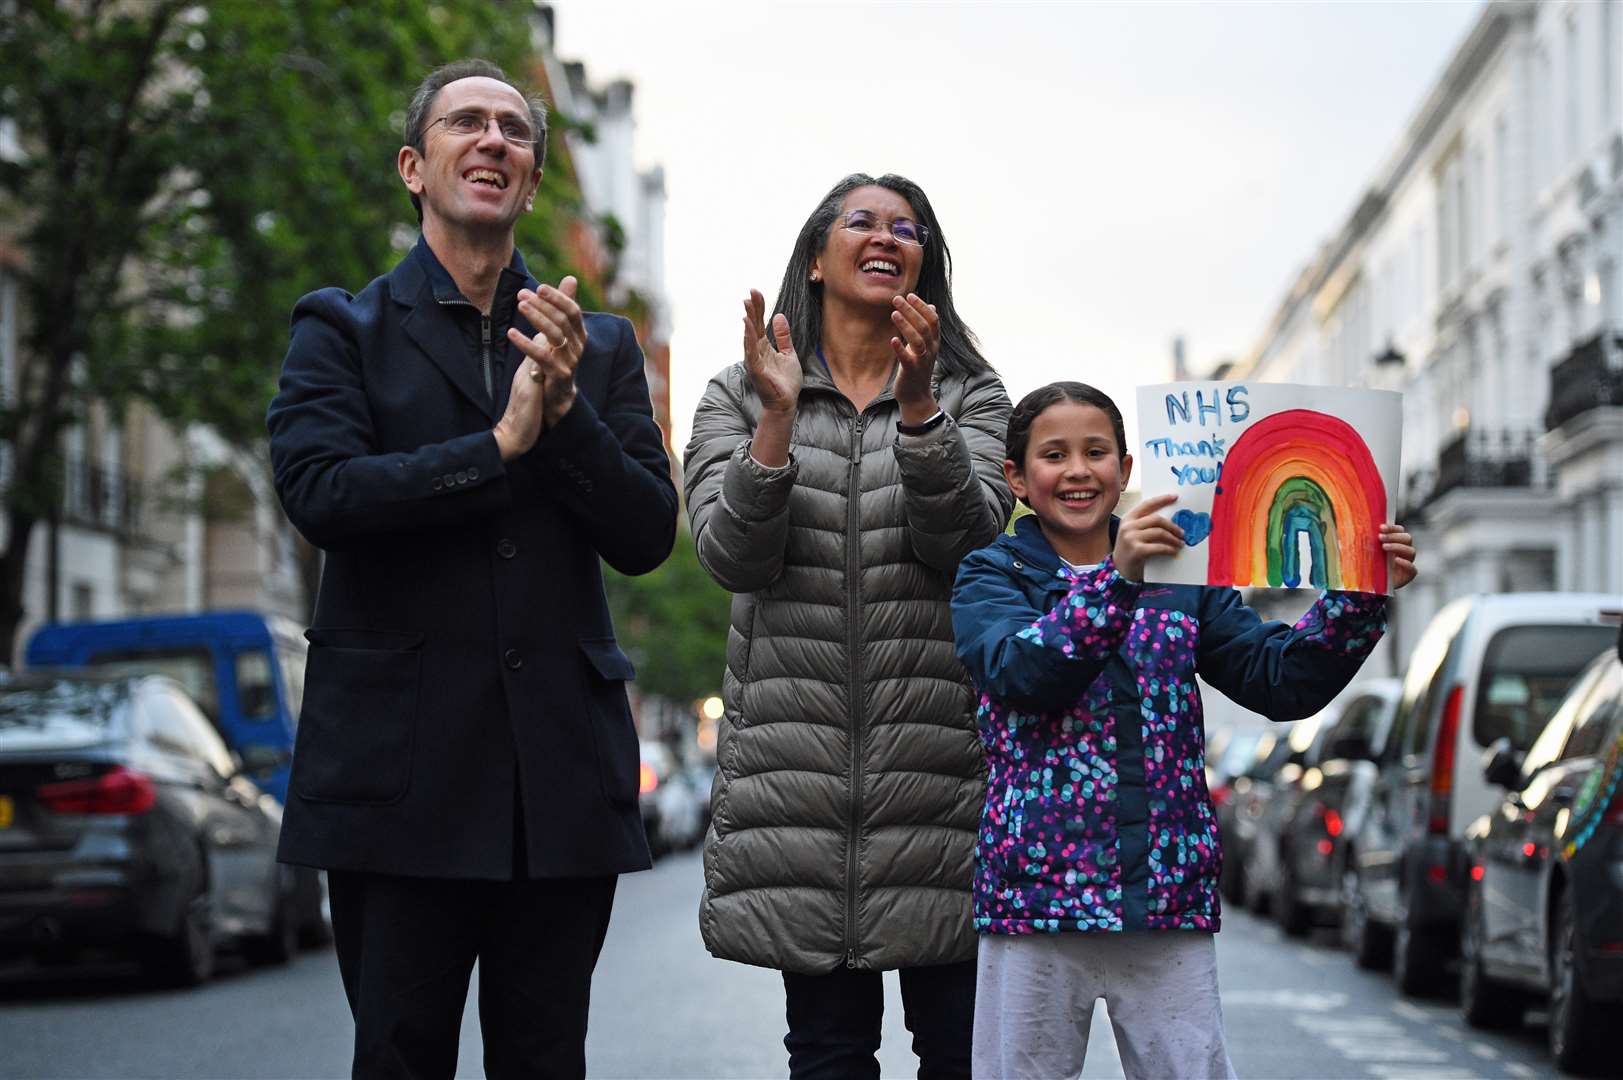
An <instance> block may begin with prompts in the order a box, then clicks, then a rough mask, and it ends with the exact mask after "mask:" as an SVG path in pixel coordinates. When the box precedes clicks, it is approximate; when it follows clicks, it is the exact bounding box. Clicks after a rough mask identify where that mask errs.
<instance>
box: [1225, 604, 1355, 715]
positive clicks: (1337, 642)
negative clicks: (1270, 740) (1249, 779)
mask: <svg viewBox="0 0 1623 1080" xmlns="http://www.w3.org/2000/svg"><path fill="white" fill-rule="evenodd" d="M1385 632H1386V597H1384V596H1380V595H1377V594H1371V593H1353V592H1325V593H1322V594H1320V596H1319V599H1318V601H1317V602H1316V603H1315V604H1314V605H1313V606H1312V607H1311V608H1309V609H1308V612H1307V614H1305V615H1303V616H1302V617H1301V618H1300V619H1298V620H1297V622H1296V625H1294V626H1287V625H1286V624H1285V623H1282V622H1264V621H1263V620H1262V618H1261V617H1260V616H1258V615H1257V613H1256V612H1255V611H1253V610H1251V608H1249V607H1247V606H1246V605H1245V603H1244V602H1243V601H1242V600H1241V599H1240V594H1239V593H1238V592H1236V591H1235V590H1233V589H1220V588H1209V589H1207V590H1206V596H1205V597H1204V599H1203V600H1202V603H1201V620H1200V636H1201V640H1200V660H1199V670H1200V674H1201V677H1202V678H1204V679H1205V680H1206V681H1207V682H1208V683H1210V684H1211V685H1212V686H1214V687H1216V688H1217V689H1218V690H1221V691H1222V692H1223V694H1224V695H1225V696H1227V697H1228V698H1229V699H1231V700H1232V701H1234V702H1235V703H1236V704H1239V705H1242V706H1244V707H1245V708H1247V709H1250V710H1251V711H1252V712H1257V713H1261V714H1262V715H1264V716H1266V717H1268V718H1269V719H1272V720H1298V719H1300V718H1302V717H1304V716H1311V715H1313V714H1314V713H1316V712H1318V711H1319V710H1320V709H1322V708H1324V706H1326V705H1328V704H1329V703H1330V700H1331V699H1332V698H1334V697H1335V696H1336V695H1337V694H1339V693H1340V692H1341V691H1342V690H1343V689H1344V688H1345V687H1346V686H1347V684H1348V683H1350V682H1351V681H1352V679H1353V676H1354V675H1356V674H1358V669H1359V668H1360V667H1361V666H1362V665H1363V663H1364V660H1365V658H1367V657H1368V656H1369V654H1370V651H1371V650H1372V649H1374V648H1375V643H1376V642H1378V641H1379V640H1380V639H1381V635H1382V634H1383V633H1385Z"/></svg>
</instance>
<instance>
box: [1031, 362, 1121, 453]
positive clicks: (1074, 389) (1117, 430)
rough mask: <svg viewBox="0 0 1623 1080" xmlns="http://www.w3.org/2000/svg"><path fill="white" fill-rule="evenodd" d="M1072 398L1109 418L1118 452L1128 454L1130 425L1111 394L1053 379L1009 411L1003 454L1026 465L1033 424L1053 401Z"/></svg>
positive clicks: (1075, 401) (1073, 400) (1080, 384)
mask: <svg viewBox="0 0 1623 1080" xmlns="http://www.w3.org/2000/svg"><path fill="white" fill-rule="evenodd" d="M1061 401H1070V402H1074V403H1076V404H1078V405H1092V406H1093V407H1094V408H1096V409H1098V410H1099V411H1100V412H1102V413H1104V414H1105V415H1106V416H1108V417H1109V418H1110V427H1111V430H1112V432H1113V433H1114V434H1115V436H1116V456H1117V457H1119V458H1122V457H1126V456H1127V429H1126V428H1125V427H1123V426H1122V421H1121V410H1120V409H1118V408H1116V403H1115V402H1114V401H1111V400H1110V395H1109V394H1107V393H1105V392H1104V391H1103V390H1098V389H1095V388H1094V387H1091V386H1089V385H1088V384H1087V383H1079V382H1051V383H1049V384H1048V385H1047V386H1039V387H1038V388H1037V389H1035V390H1033V391H1032V392H1031V393H1029V394H1027V395H1026V396H1025V397H1023V398H1021V399H1020V404H1018V405H1016V406H1015V407H1014V412H1012V413H1010V414H1009V432H1008V435H1007V437H1006V438H1004V440H1003V446H1004V456H1005V457H1007V458H1008V459H1009V460H1010V461H1012V462H1014V463H1015V465H1016V466H1018V467H1019V468H1021V469H1024V468H1025V467H1026V447H1027V445H1028V444H1029V443H1030V442H1031V425H1032V424H1034V423H1036V422H1037V417H1038V416H1039V415H1041V414H1042V411H1043V410H1044V409H1046V408H1048V407H1049V406H1050V405H1055V404H1058V403H1059V402H1061Z"/></svg>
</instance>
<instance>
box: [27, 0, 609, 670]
mask: <svg viewBox="0 0 1623 1080" xmlns="http://www.w3.org/2000/svg"><path fill="white" fill-rule="evenodd" d="M4 7H5V8H6V9H7V10H6V14H5V17H4V18H3V19H0V117H4V118H6V119H8V120H10V121H11V122H12V123H13V124H14V125H15V132H16V135H17V141H18V143H19V145H20V147H21V151H22V152H21V154H19V155H12V156H11V158H10V159H9V160H0V235H4V236H6V237H8V238H12V240H11V242H10V245H9V246H14V247H15V248H16V250H17V251H18V252H19V254H20V263H21V265H20V267H19V268H18V269H17V270H16V271H15V272H16V273H17V275H18V277H19V279H20V285H21V293H22V299H23V305H22V306H23V308H24V310H25V312H26V315H25V319H24V335H23V341H22V348H21V350H20V364H19V371H18V378H17V380H16V384H15V395H14V397H13V399H12V401H11V402H9V403H8V405H7V407H6V408H5V409H3V410H0V446H4V447H5V448H6V449H7V450H8V451H9V454H10V465H11V468H10V470H9V476H8V477H7V483H6V487H5V490H4V492H3V495H0V498H3V500H4V512H5V514H6V518H7V522H6V524H7V528H6V530H5V538H6V547H5V550H4V551H3V552H0V658H9V657H10V656H11V655H12V654H13V652H14V649H13V644H14V641H13V638H14V634H15V630H16V627H17V624H18V622H19V620H20V618H21V616H22V609H21V605H20V593H21V587H22V576H23V567H24V563H25V560H26V556H27V551H28V545H29V540H30V537H31V534H32V532H33V527H34V525H35V524H36V523H37V522H38V521H40V520H42V519H43V518H44V517H45V516H46V514H47V512H48V509H49V507H50V506H51V505H53V503H54V502H55V500H57V499H58V498H59V490H58V487H59V478H60V475H61V473H60V468H59V459H58V457H57V451H56V447H57V445H58V441H59V436H60V434H61V432H62V430H63V429H64V428H65V427H67V426H69V425H71V424H74V423H76V422H78V421H79V420H81V419H82V418H83V417H84V416H85V413H86V409H87V407H88V405H89V403H90V402H92V401H101V402H104V403H106V404H108V405H110V406H111V407H113V408H114V409H115V411H116V410H117V408H118V407H119V406H120V404H121V403H123V402H127V401H130V400H134V399H140V400H144V401H146V402H149V403H150V404H151V405H153V406H154V407H155V408H156V410H157V412H158V413H159V414H160V415H161V416H162V417H164V418H165V419H167V420H169V421H172V422H174V423H176V424H177V425H184V424H187V423H192V422H202V423H206V424H208V425H210V426H212V427H213V428H214V429H215V430H217V431H218V432H220V433H221V434H222V435H223V436H224V437H225V438H227V439H228V440H230V441H231V442H234V443H236V444H238V445H251V444H252V443H254V442H255V441H257V440H259V439H261V438H262V437H263V432H264V410H265V405H266V403H267V402H268V400H269V398H270V396H271V394H272V393H273V391H274V387H275V379H276V373H277V371H278V368H279V364H280V361H281V358H282V354H283V352H284V351H285V349H286V344H287V319H288V313H289V312H290V311H291V310H292V307H293V303H294V301H295V300H296V299H297V298H298V297H299V296H300V295H301V294H303V293H304V292H307V291H309V290H311V289H314V288H317V287H320V286H323V285H333V284H337V285H343V286H345V287H347V288H350V289H352V290H356V289H359V288H360V287H361V286H363V285H364V284H365V283H366V282H367V281H369V280H370V279H372V278H373V277H375V276H376V275H378V274H379V273H382V272H383V271H385V270H386V269H387V268H388V267H389V266H390V265H391V264H392V263H393V262H394V260H395V259H396V258H397V257H398V256H399V254H400V253H401V251H402V250H403V249H404V247H405V246H407V245H408V244H409V243H410V242H411V239H412V238H413V236H414V234H415V229H416V220H415V216H414V214H413V213H412V210H411V206H410V203H409V201H408V199H407V197H406V194H405V192H404V191H403V189H402V188H401V185H400V182H399V180H398V178H397V177H396V175H395V169H394V160H395V155H396V152H397V151H398V149H399V146H400V141H401V139H400V127H401V122H402V120H403V116H404V110H405V106H406V100H407V97H408V95H409V94H410V91H411V89H412V88H413V87H414V86H415V84H416V83H417V82H418V81H419V80H420V79H421V78H422V76H423V75H424V74H425V73H426V72H427V71H428V70H430V69H431V68H433V67H434V66H436V65H438V64H440V63H444V62H446V61H447V60H451V59H455V58H458V57H462V56H471V55H476V56H485V57H488V58H490V59H492V60H494V61H496V62H497V63H499V64H501V65H502V66H503V67H504V68H505V69H506V70H507V71H508V72H509V74H511V75H513V76H514V77H515V78H517V79H518V80H519V81H521V82H522V81H524V80H525V75H526V73H527V72H528V70H529V67H530V65H531V64H532V63H533V60H532V58H531V44H530V42H531V37H530V33H531V30H530V25H529V21H528V20H529V16H530V13H531V11H532V5H530V4H528V3H525V2H522V0H510V2H503V0H430V2H426V3H425V2H424V0H371V2H369V3H366V4H355V3H353V2H351V0H209V2H208V3H197V2H183V0H13V2H12V3H10V4H6V5H4ZM554 130H555V131H556V130H557V125H555V129H554ZM554 142H556V138H555V139H554ZM554 156H555V157H557V158H558V159H559V160H560V161H561V162H562V163H561V164H560V165H558V166H556V167H549V168H548V170H547V175H546V176H545V178H544V180H543V186H542V191H541V195H540V198H539V199H538V200H537V209H536V212H535V213H534V214H531V215H529V216H528V217H527V218H525V219H524V220H523V222H521V226H520V231H519V238H518V243H519V246H520V249H521V250H523V251H524V252H525V255H526V258H527V259H528V261H529V264H530V267H531V269H532V271H534V272H535V273H536V274H537V275H538V276H540V277H541V278H543V279H550V280H556V279H557V278H558V277H559V276H561V275H562V274H563V273H564V272H566V271H567V270H568V267H567V266H566V265H565V261H566V260H565V257H564V254H563V252H564V247H563V243H562V238H563V234H564V227H565V224H566V223H567V222H568V221H570V220H572V219H574V218H575V217H577V216H578V215H579V212H580V206H579V194H578V189H577V188H576V187H575V185H574V182H573V178H572V177H571V176H570V174H569V170H568V166H567V162H566V161H562V158H563V157H564V155H559V154H556V153H555V154H554ZM553 164H554V163H553V162H552V161H549V166H553ZM584 299H586V300H588V301H592V300H595V299H597V298H596V297H593V296H590V295H588V296H585V297H584ZM76 361H77V365H76V363H75V362H76Z"/></svg>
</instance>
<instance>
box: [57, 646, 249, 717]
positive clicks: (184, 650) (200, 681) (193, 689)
mask: <svg viewBox="0 0 1623 1080" xmlns="http://www.w3.org/2000/svg"><path fill="white" fill-rule="evenodd" d="M88 663H89V665H90V666H91V667H93V668H95V669H96V670H97V671H102V672H110V673H114V674H124V675H167V676H169V677H170V678H171V679H174V680H175V681H176V682H178V683H179V684H180V685H181V686H183V687H185V688H186V692H187V693H188V694H190V695H191V696H192V699H193V700H195V701H196V702H197V703H198V704H199V705H201V706H202V707H203V711H204V712H205V713H207V714H208V715H209V717H210V718H211V719H214V720H215V721H216V722H218V717H219V715H220V692H219V689H218V687H217V685H216V683H215V681H214V658H213V656H212V655H210V653H209V651H208V649H206V648H203V647H201V646H197V647H180V648H169V649H157V648H154V649H116V650H109V651H108V652H101V653H96V654H94V655H92V656H91V657H90V659H89V661H88Z"/></svg>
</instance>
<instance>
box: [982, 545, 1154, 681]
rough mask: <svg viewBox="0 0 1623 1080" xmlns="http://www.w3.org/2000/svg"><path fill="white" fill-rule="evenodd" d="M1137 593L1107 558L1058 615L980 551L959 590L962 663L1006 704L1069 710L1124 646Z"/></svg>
mask: <svg viewBox="0 0 1623 1080" xmlns="http://www.w3.org/2000/svg"><path fill="white" fill-rule="evenodd" d="M1060 573H1061V574H1064V575H1066V577H1067V578H1071V577H1072V575H1071V574H1069V573H1068V572H1067V571H1065V570H1061V571H1060ZM1138 591H1139V585H1138V584H1136V583H1134V582H1131V581H1128V580H1127V579H1126V578H1124V577H1122V576H1121V575H1120V574H1118V573H1117V572H1116V568H1115V565H1114V563H1112V562H1111V560H1109V559H1108V558H1107V559H1106V560H1105V561H1104V562H1103V563H1102V564H1100V566H1099V568H1098V569H1097V570H1092V571H1085V572H1083V573H1080V574H1076V575H1074V579H1072V580H1071V587H1070V590H1069V591H1068V592H1067V593H1066V594H1065V596H1064V597H1063V598H1062V599H1061V600H1060V601H1059V603H1058V604H1056V605H1055V606H1054V608H1053V610H1051V611H1042V610H1039V609H1038V608H1037V607H1036V606H1034V605H1033V604H1032V602H1031V601H1030V600H1029V599H1027V597H1026V594H1025V592H1024V591H1023V590H1022V589H1021V588H1020V586H1019V584H1018V583H1017V582H1016V581H1015V579H1014V578H1013V577H1011V572H1010V570H1009V569H1008V568H1007V567H1005V566H1004V565H1002V564H1001V562H1000V560H999V559H998V558H996V557H995V556H993V557H989V556H988V555H987V554H986V553H985V552H984V551H982V552H976V553H974V554H973V555H971V556H970V557H969V558H968V559H966V560H965V561H964V564H963V566H962V567H961V568H960V569H959V572H958V583H957V585H956V587H955V588H954V590H953V627H954V630H955V632H956V633H955V636H956V638H957V647H958V657H959V659H960V660H962V661H963V663H964V666H965V668H966V669H968V671H969V674H970V677H971V678H972V679H973V680H974V681H975V685H976V686H978V687H979V688H980V689H981V690H983V691H985V692H986V693H988V694H990V695H991V696H992V697H994V698H997V699H998V700H1000V701H1006V702H1008V703H1009V704H1011V705H1013V706H1015V707H1016V708H1019V709H1022V710H1031V711H1039V712H1046V711H1049V710H1051V709H1056V708H1064V707H1065V706H1067V705H1070V704H1071V703H1073V702H1074V701H1075V700H1076V699H1077V698H1078V697H1079V696H1081V694H1082V692H1083V691H1084V690H1086V689H1087V687H1088V684H1090V683H1091V682H1093V680H1094V679H1095V678H1097V677H1098V675H1099V672H1100V671H1102V670H1103V669H1104V665H1105V663H1106V662H1107V661H1109V659H1110V657H1111V656H1112V655H1113V654H1114V653H1115V652H1116V650H1117V649H1118V648H1120V647H1121V643H1122V640H1123V638H1124V637H1125V636H1126V633H1127V629H1128V627H1129V626H1130V625H1131V624H1132V621H1133V609H1134V606H1135V602H1136V600H1137V597H1138Z"/></svg>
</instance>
